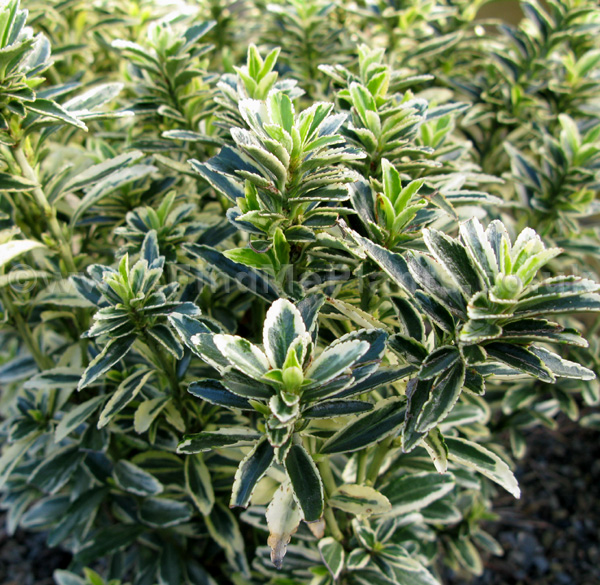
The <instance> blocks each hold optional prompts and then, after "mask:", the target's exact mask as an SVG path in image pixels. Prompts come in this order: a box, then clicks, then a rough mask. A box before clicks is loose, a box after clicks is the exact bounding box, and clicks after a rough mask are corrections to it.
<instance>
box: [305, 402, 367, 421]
mask: <svg viewBox="0 0 600 585" xmlns="http://www.w3.org/2000/svg"><path fill="white" fill-rule="evenodd" d="M369 410H373V405H372V404H371V403H370V402H363V401H362V400H330V401H325V402H319V403H317V404H315V405H314V406H311V407H309V408H307V409H306V410H305V411H303V412H302V417H303V418H335V417H338V416H347V415H349V414H361V413H363V412H367V411H369Z"/></svg>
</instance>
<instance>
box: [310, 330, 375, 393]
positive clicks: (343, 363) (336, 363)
mask: <svg viewBox="0 0 600 585" xmlns="http://www.w3.org/2000/svg"><path fill="white" fill-rule="evenodd" d="M369 347H370V345H369V344H368V343H367V342H366V341H360V340H358V339H355V340H350V341H343V342H342V343H338V344H337V345H335V346H332V347H328V348H327V349H325V351H323V352H322V353H321V355H320V356H319V357H318V358H317V359H316V360H315V361H314V362H313V363H312V364H311V366H310V367H309V368H308V370H307V372H306V376H307V377H309V378H311V379H312V380H315V382H313V384H311V385H310V386H308V387H307V389H309V388H310V387H311V386H314V385H316V384H325V382H329V381H330V380H333V379H334V378H336V377H337V376H340V375H341V374H343V373H344V371H345V370H347V369H348V368H349V367H350V366H351V365H352V364H354V362H356V361H357V360H358V359H360V358H361V357H362V356H363V355H364V354H365V353H367V351H368V350H369Z"/></svg>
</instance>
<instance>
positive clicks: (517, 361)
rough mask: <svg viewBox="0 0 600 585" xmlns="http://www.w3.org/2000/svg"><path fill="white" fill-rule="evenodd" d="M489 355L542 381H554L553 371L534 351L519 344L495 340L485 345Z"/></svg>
mask: <svg viewBox="0 0 600 585" xmlns="http://www.w3.org/2000/svg"><path fill="white" fill-rule="evenodd" d="M485 350H486V351H487V353H488V355H489V356H490V357H492V358H494V359H497V360H498V361H500V362H502V363H505V364H507V365H509V366H511V367H512V368H515V369H517V370H519V371H521V372H523V373H525V374H529V375H530V376H534V377H536V378H538V379H539V380H541V381H542V382H554V381H555V378H554V375H553V374H552V371H551V370H550V369H549V368H548V367H547V366H546V364H545V363H544V362H543V361H542V360H541V359H540V358H539V357H538V356H537V355H536V354H534V353H532V352H531V351H529V350H527V349H525V348H524V347H521V346H519V345H512V344H508V343H500V342H493V343H488V344H487V345H486V346H485Z"/></svg>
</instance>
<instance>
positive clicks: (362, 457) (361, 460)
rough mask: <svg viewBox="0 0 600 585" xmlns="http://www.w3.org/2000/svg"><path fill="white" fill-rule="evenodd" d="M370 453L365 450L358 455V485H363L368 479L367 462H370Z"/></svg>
mask: <svg viewBox="0 0 600 585" xmlns="http://www.w3.org/2000/svg"><path fill="white" fill-rule="evenodd" d="M368 455H369V452H368V451H367V450H366V449H363V450H362V451H361V452H360V453H359V454H358V462H357V465H358V469H357V470H356V483H357V484H358V485H362V484H363V483H365V479H367V460H368Z"/></svg>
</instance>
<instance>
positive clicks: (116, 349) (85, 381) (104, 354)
mask: <svg viewBox="0 0 600 585" xmlns="http://www.w3.org/2000/svg"><path fill="white" fill-rule="evenodd" d="M134 341H135V336H134V335H127V336H126V337H119V338H117V339H111V340H110V341H109V342H108V343H107V344H106V346H105V347H104V349H103V350H102V351H101V352H100V353H99V354H98V355H97V356H96V357H95V358H94V359H93V360H92V361H91V362H90V365H89V366H88V367H87V369H86V370H85V372H84V373H83V376H82V377H81V380H80V381H79V384H78V386H77V389H78V390H81V389H82V388H85V387H86V386H89V385H90V384H91V383H92V382H94V381H96V380H97V379H98V378H100V376H102V375H103V374H105V373H106V372H108V370H110V369H111V368H112V367H113V366H114V365H115V364H116V363H117V362H119V361H121V360H122V359H123V358H124V357H125V356H126V355H127V353H128V352H129V350H130V349H131V346H132V345H133V342H134Z"/></svg>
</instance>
